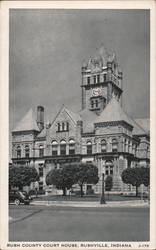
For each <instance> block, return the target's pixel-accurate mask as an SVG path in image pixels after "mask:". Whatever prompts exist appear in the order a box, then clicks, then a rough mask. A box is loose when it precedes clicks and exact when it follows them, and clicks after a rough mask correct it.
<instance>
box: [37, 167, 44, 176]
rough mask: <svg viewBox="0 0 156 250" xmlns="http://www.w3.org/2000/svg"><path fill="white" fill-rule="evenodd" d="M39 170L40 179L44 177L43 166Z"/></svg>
mask: <svg viewBox="0 0 156 250" xmlns="http://www.w3.org/2000/svg"><path fill="white" fill-rule="evenodd" d="M38 170H39V177H42V176H43V166H40V167H39V169H38Z"/></svg>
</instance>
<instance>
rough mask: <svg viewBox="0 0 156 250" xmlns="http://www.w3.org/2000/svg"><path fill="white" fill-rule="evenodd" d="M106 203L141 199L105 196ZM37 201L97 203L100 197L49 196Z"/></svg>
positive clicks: (117, 195)
mask: <svg viewBox="0 0 156 250" xmlns="http://www.w3.org/2000/svg"><path fill="white" fill-rule="evenodd" d="M105 199H106V201H130V200H139V199H140V197H135V196H123V195H120V194H109V196H108V194H107V193H106V194H105ZM35 200H45V201H80V202H82V201H83V202H85V201H86V202H88V201H89V202H91V201H93V202H96V201H99V200H100V195H84V196H83V197H80V196H78V195H67V196H62V195H50V194H49V195H47V196H41V195H40V196H39V197H37V198H35Z"/></svg>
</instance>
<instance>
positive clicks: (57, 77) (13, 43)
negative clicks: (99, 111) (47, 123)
mask: <svg viewBox="0 0 156 250" xmlns="http://www.w3.org/2000/svg"><path fill="white" fill-rule="evenodd" d="M149 38H150V28H149V11H148V10H30V9H29V10H22V9H21V10H11V11H10V78H9V80H10V82H9V84H10V129H12V128H13V127H15V125H16V124H17V122H18V121H19V120H20V119H21V118H22V117H23V115H24V114H25V113H26V112H27V111H28V109H29V108H31V107H32V108H34V109H35V108H36V106H37V105H43V106H44V107H45V110H46V114H48V116H49V117H52V116H53V115H52V114H53V113H54V112H56V111H57V110H58V109H59V108H60V106H61V105H62V104H63V103H64V104H65V105H66V106H67V107H69V108H71V109H72V110H73V111H78V110H80V108H81V88H80V85H81V65H82V62H83V60H84V59H86V60H87V59H89V57H90V56H92V55H94V54H95V53H96V48H98V47H100V45H101V44H102V43H103V44H104V46H105V47H106V48H107V49H108V50H109V49H111V50H114V51H116V54H117V58H118V61H119V63H120V65H121V68H122V69H123V89H124V94H123V103H124V108H125V109H126V111H127V112H128V113H129V114H130V115H132V116H133V117H138V118H143V117H145V118H147V117H149V93H150V83H149V82H150V75H149V72H150V68H149V66H150V64H149V60H150V58H149V56H150V50H149V44H150V41H149Z"/></svg>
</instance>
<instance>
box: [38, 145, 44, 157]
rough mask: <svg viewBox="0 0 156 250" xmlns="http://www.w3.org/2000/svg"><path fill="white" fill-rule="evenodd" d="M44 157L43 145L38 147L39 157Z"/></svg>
mask: <svg viewBox="0 0 156 250" xmlns="http://www.w3.org/2000/svg"><path fill="white" fill-rule="evenodd" d="M42 156H44V148H43V145H40V146H39V157H42Z"/></svg>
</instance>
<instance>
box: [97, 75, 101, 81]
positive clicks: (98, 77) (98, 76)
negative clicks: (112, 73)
mask: <svg viewBox="0 0 156 250" xmlns="http://www.w3.org/2000/svg"><path fill="white" fill-rule="evenodd" d="M97 82H98V83H100V75H97Z"/></svg>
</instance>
